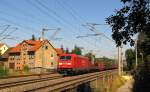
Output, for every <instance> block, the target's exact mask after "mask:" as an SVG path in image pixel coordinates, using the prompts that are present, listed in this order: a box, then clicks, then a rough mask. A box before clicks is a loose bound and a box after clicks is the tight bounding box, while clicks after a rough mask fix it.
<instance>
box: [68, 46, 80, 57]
mask: <svg viewBox="0 0 150 92" xmlns="http://www.w3.org/2000/svg"><path fill="white" fill-rule="evenodd" d="M71 53H74V54H77V55H82V51H81V48H80V47H77V46H74V49H73V50H72V52H71Z"/></svg>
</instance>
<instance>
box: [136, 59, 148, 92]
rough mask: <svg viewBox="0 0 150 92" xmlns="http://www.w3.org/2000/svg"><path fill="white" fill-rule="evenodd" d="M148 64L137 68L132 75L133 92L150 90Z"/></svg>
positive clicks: (145, 63)
mask: <svg viewBox="0 0 150 92" xmlns="http://www.w3.org/2000/svg"><path fill="white" fill-rule="evenodd" d="M149 64H150V62H148V61H147V62H144V64H143V65H141V66H139V68H138V69H137V71H136V73H135V75H134V80H135V82H134V85H133V92H149V89H150V67H149Z"/></svg>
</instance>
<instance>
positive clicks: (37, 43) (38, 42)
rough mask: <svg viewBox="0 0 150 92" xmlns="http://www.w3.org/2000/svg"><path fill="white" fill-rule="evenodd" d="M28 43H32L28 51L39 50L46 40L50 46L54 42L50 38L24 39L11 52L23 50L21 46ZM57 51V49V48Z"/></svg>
mask: <svg viewBox="0 0 150 92" xmlns="http://www.w3.org/2000/svg"><path fill="white" fill-rule="evenodd" d="M24 42H25V43H27V44H28V45H31V47H30V48H29V49H28V51H37V50H38V49H39V48H40V47H41V46H42V45H43V44H44V43H45V42H48V43H49V44H50V46H52V44H51V43H50V42H49V41H48V40H44V41H41V40H24V41H22V42H21V43H19V44H18V45H17V46H16V47H14V48H12V49H11V51H10V53H16V52H20V51H21V47H22V44H23V43H24ZM52 48H53V49H54V50H55V48H54V47H53V46H52ZM55 51H56V50H55Z"/></svg>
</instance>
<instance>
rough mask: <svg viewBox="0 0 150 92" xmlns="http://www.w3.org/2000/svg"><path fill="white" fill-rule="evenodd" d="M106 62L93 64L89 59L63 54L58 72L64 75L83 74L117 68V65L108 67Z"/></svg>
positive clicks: (59, 61)
mask: <svg viewBox="0 0 150 92" xmlns="http://www.w3.org/2000/svg"><path fill="white" fill-rule="evenodd" d="M106 66H107V65H106V63H104V62H96V63H93V62H92V61H90V59H89V58H88V57H85V56H81V55H76V54H62V55H60V57H59V60H58V72H59V73H61V74H64V75H68V74H73V75H74V74H83V73H88V72H95V71H102V70H106V69H114V68H117V66H116V65H115V64H112V65H111V67H106Z"/></svg>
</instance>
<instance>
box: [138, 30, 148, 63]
mask: <svg viewBox="0 0 150 92" xmlns="http://www.w3.org/2000/svg"><path fill="white" fill-rule="evenodd" d="M137 47H138V53H139V55H138V56H139V57H141V55H140V53H142V54H143V56H144V59H145V60H146V59H147V61H150V59H148V56H149V55H150V32H149V33H148V32H147V33H140V34H139V36H138V44H137ZM145 60H144V61H145Z"/></svg>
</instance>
